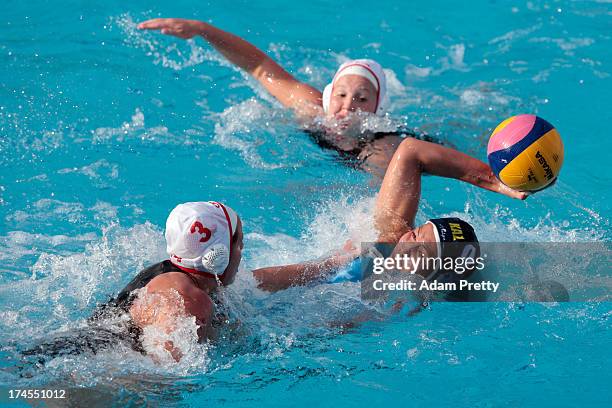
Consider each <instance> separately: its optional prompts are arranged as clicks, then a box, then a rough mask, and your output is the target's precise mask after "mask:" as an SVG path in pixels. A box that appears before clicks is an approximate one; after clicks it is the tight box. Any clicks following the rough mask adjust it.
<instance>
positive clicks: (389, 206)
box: [375, 138, 527, 242]
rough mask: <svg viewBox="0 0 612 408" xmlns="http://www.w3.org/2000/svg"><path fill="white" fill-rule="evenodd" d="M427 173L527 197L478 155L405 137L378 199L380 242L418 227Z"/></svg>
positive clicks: (508, 194) (389, 168)
mask: <svg viewBox="0 0 612 408" xmlns="http://www.w3.org/2000/svg"><path fill="white" fill-rule="evenodd" d="M423 173H429V174H433V175H436V176H442V177H449V178H455V179H459V180H462V181H465V182H467V183H470V184H473V185H475V186H478V187H481V188H484V189H486V190H490V191H494V192H496V193H500V194H504V195H506V196H508V197H512V198H517V199H520V200H524V199H525V198H526V197H527V194H526V193H524V192H521V191H516V190H513V189H511V188H510V187H507V186H506V185H504V184H503V183H502V182H500V181H499V180H498V179H497V178H496V177H495V175H494V174H493V172H492V171H491V168H490V167H489V166H488V165H487V164H485V163H483V162H482V161H480V160H478V159H475V158H474V157H471V156H468V155H467V154H465V153H461V152H459V151H457V150H455V149H451V148H448V147H444V146H440V145H438V144H435V143H429V142H424V141H421V140H417V139H412V138H411V139H405V140H404V141H403V142H402V143H401V144H400V146H399V147H398V149H397V150H396V151H395V154H394V155H393V158H392V159H391V162H390V163H389V167H388V168H387V172H386V173H385V178H384V180H383V183H382V186H381V188H380V192H379V194H378V198H377V201H376V212H375V217H376V218H375V220H376V227H377V228H378V231H379V233H380V235H379V241H380V242H397V241H398V240H399V238H400V237H401V236H402V235H404V234H405V233H406V232H408V230H410V229H412V228H414V217H415V215H416V212H417V210H418V207H419V200H420V196H421V174H423Z"/></svg>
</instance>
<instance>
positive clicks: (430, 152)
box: [413, 140, 526, 199]
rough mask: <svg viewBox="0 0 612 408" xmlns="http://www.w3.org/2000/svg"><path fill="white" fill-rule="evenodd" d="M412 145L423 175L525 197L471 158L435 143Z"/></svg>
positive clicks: (480, 162)
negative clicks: (431, 175)
mask: <svg viewBox="0 0 612 408" xmlns="http://www.w3.org/2000/svg"><path fill="white" fill-rule="evenodd" d="M413 144H415V150H416V152H417V159H418V161H419V163H420V165H421V168H422V170H423V172H425V173H429V174H433V175H436V176H442V177H449V178H455V179H459V180H462V181H465V182H467V183H470V184H473V185H475V186H478V187H481V188H484V189H486V190H489V191H494V192H496V193H500V194H504V195H507V196H509V197H512V198H518V199H524V198H525V197H526V195H525V194H524V193H521V192H519V191H515V190H513V189H511V188H509V187H507V186H506V185H504V184H503V183H502V182H501V181H499V180H498V179H497V177H495V175H494V174H493V172H492V171H491V168H490V167H489V165H487V164H486V163H484V162H482V161H480V160H478V159H476V158H474V157H472V156H469V155H467V154H465V153H462V152H460V151H458V150H455V149H451V148H448V147H444V146H440V145H438V144H435V143H429V142H424V141H420V140H416V141H414V143H413Z"/></svg>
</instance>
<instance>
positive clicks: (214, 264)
mask: <svg viewBox="0 0 612 408" xmlns="http://www.w3.org/2000/svg"><path fill="white" fill-rule="evenodd" d="M229 259H230V251H229V249H228V248H227V247H226V246H225V245H222V244H215V245H213V246H211V247H210V248H209V249H208V251H207V252H206V253H205V254H204V255H202V267H203V268H204V271H205V272H208V273H212V274H213V275H223V272H225V268H227V265H228V264H229Z"/></svg>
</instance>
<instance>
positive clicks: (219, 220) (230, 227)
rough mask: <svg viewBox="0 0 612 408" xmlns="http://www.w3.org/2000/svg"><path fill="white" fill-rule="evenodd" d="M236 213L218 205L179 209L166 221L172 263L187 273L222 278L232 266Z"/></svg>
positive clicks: (210, 203) (188, 205)
mask: <svg viewBox="0 0 612 408" xmlns="http://www.w3.org/2000/svg"><path fill="white" fill-rule="evenodd" d="M237 223H238V216H237V215H236V212H234V210H232V209H231V208H229V207H228V206H225V205H223V204H221V203H217V202H215V201H208V202H204V201H199V202H192V203H184V204H179V205H177V206H176V207H175V208H174V209H173V210H172V211H171V212H170V215H169V216H168V220H167V221H166V251H167V252H168V255H169V256H170V262H172V263H173V264H174V265H176V266H177V267H179V268H180V269H182V270H185V271H188V272H195V271H198V272H207V273H210V274H213V275H222V274H223V272H225V269H226V268H227V265H228V264H229V259H230V252H231V249H232V237H233V236H234V233H235V232H236V226H237Z"/></svg>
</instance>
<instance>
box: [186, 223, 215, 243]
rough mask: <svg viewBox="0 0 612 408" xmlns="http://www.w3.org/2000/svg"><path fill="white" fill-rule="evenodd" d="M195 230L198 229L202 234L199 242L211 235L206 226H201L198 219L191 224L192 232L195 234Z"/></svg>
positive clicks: (206, 239) (204, 240)
mask: <svg viewBox="0 0 612 408" xmlns="http://www.w3.org/2000/svg"><path fill="white" fill-rule="evenodd" d="M196 230H197V231H198V233H199V234H201V235H204V236H203V237H202V238H200V242H206V241H208V240H209V239H210V237H211V236H212V232H211V231H210V230H209V229H208V228H206V227H205V226H203V225H202V223H201V222H200V221H196V222H194V223H193V225H192V226H191V233H192V234H195V232H196Z"/></svg>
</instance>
